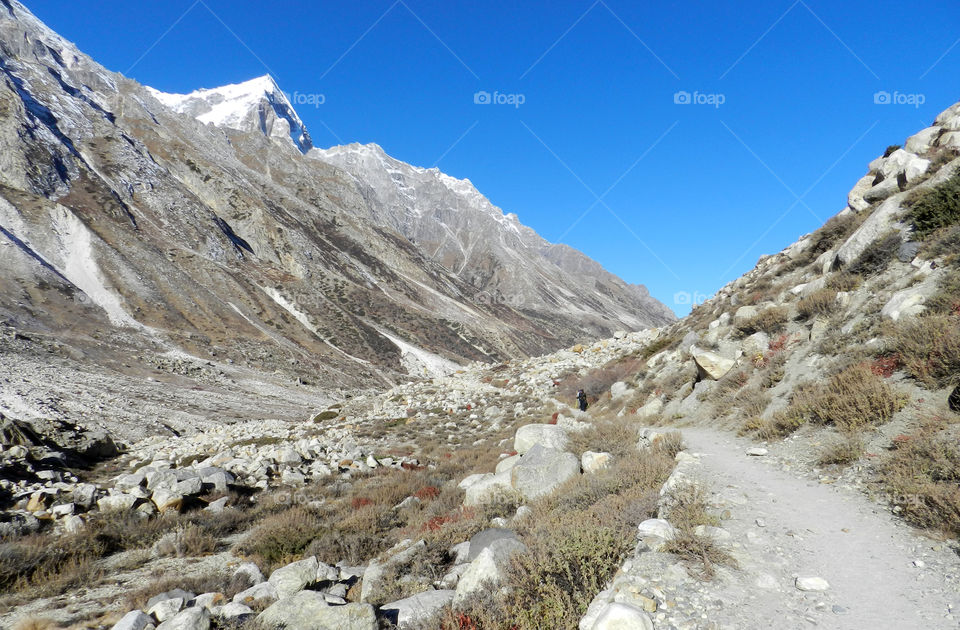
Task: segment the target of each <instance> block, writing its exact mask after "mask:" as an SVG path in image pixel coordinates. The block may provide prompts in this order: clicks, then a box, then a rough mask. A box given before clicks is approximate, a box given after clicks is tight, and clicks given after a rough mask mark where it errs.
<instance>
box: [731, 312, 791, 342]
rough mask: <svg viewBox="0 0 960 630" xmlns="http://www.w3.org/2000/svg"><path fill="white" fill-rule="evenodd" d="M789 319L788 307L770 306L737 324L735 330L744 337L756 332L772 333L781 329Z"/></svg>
mask: <svg viewBox="0 0 960 630" xmlns="http://www.w3.org/2000/svg"><path fill="white" fill-rule="evenodd" d="M789 320H790V309H788V308H787V307H785V306H771V307H770V308H767V309H764V310H762V311H760V312H759V313H757V314H756V315H754V316H753V317H751V318H749V319H747V320H746V321H744V322H741V323H740V324H737V330H738V331H739V332H740V334H741V335H742V336H744V337H748V336H750V335H752V334H754V333H757V332H765V333H767V334H773V333H778V332H780V331H781V330H783V328H784V326H786V324H787V322H788V321H789Z"/></svg>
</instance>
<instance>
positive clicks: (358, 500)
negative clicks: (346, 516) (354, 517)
mask: <svg viewBox="0 0 960 630" xmlns="http://www.w3.org/2000/svg"><path fill="white" fill-rule="evenodd" d="M350 505H351V506H352V507H353V509H355V510H359V509H360V508H362V507H366V506H368V505H373V501H371V500H370V499H368V498H366V497H354V498H353V500H352V501H350Z"/></svg>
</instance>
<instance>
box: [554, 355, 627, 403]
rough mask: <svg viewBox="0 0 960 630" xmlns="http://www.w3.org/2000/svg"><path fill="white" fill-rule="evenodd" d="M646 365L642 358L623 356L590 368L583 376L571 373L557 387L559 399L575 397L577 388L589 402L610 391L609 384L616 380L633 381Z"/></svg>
mask: <svg viewBox="0 0 960 630" xmlns="http://www.w3.org/2000/svg"><path fill="white" fill-rule="evenodd" d="M644 367H646V363H645V361H644V360H642V359H638V358H635V357H625V358H623V359H620V360H615V361H611V362H610V363H607V364H606V365H604V366H603V367H598V368H594V369H592V370H590V371H589V372H587V373H586V374H584V375H583V376H579V375H577V374H572V375H570V376H568V377H567V378H564V379H563V380H562V381H561V382H560V385H559V387H558V395H559V396H558V397H559V398H560V399H561V400H572V399H574V398H576V395H577V390H580V389H582V390H583V391H584V393H585V394H586V395H587V398H588V400H589V401H590V402H594V401H596V400H597V399H598V398H600V396H602V395H603V394H605V393H607V392H608V391H610V386H611V385H613V384H614V383H616V382H617V381H626V382H631V383H632V382H634V380H635V379H636V376H637V374H638V373H639V372H640V371H641V370H643V369H644Z"/></svg>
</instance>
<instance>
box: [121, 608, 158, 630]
mask: <svg viewBox="0 0 960 630" xmlns="http://www.w3.org/2000/svg"><path fill="white" fill-rule="evenodd" d="M152 623H153V617H151V616H150V615H148V614H146V613H144V612H143V611H142V610H131V611H130V612H128V613H127V614H125V615H124V616H123V617H121V618H120V621H118V622H117V623H115V624H113V628H112V630H144V628H146V627H147V626H149V625H151V624H152Z"/></svg>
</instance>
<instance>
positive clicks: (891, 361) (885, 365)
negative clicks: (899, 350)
mask: <svg viewBox="0 0 960 630" xmlns="http://www.w3.org/2000/svg"><path fill="white" fill-rule="evenodd" d="M868 365H869V367H870V371H871V372H873V373H874V374H875V375H876V376H882V377H883V378H890V377H891V376H893V373H894V372H896V371H897V369H898V368H899V367H900V355H898V354H892V355H890V356H888V357H880V358H879V359H874V360H873V361H871V362H869V363H868Z"/></svg>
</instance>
